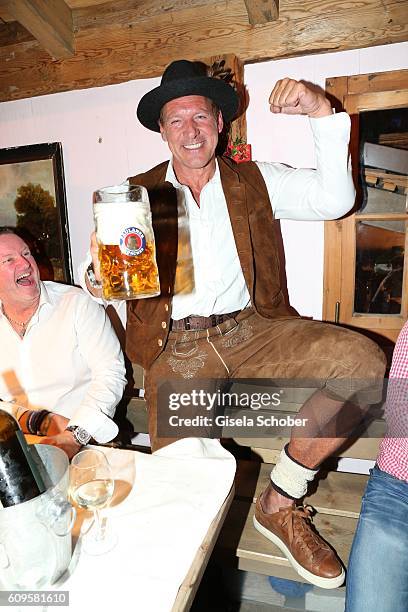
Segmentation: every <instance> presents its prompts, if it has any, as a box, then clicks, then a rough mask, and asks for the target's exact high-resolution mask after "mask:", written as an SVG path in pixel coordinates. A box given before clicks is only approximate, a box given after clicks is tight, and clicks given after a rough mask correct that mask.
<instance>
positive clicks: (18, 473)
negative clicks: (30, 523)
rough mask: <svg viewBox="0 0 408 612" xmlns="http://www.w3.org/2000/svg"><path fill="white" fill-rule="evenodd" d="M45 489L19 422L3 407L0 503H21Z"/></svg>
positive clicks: (9, 504)
mask: <svg viewBox="0 0 408 612" xmlns="http://www.w3.org/2000/svg"><path fill="white" fill-rule="evenodd" d="M45 489H46V487H45V485H44V481H43V479H42V477H41V474H40V472H39V470H38V467H37V465H36V463H35V462H34V460H33V458H32V456H31V453H30V449H29V448H28V446H27V443H26V441H25V438H24V434H23V432H22V431H21V429H20V427H19V424H18V423H17V421H16V420H15V419H14V417H12V416H11V415H10V414H9V413H8V412H5V411H4V410H1V409H0V506H2V507H3V508H7V507H8V506H15V505H16V504H21V503H22V502H25V501H28V500H29V499H32V498H33V497H37V496H38V495H40V494H41V493H44V491H45Z"/></svg>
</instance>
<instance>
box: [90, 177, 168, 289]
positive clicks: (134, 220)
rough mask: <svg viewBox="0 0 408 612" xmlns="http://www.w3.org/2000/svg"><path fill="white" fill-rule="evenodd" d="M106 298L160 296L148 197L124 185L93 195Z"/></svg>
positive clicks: (142, 189)
mask: <svg viewBox="0 0 408 612" xmlns="http://www.w3.org/2000/svg"><path fill="white" fill-rule="evenodd" d="M93 211H94V220H95V229H96V238H97V241H98V245H99V262H100V266H101V276H102V292H103V297H104V298H105V299H107V300H112V299H113V300H133V299H139V298H148V297H153V296H155V295H159V294H160V283H159V273H158V269H157V263H156V250H155V243H154V234H153V227H152V215H151V211H150V204H149V196H148V193H147V190H146V189H145V188H144V187H142V186H140V185H129V183H127V182H126V183H122V184H121V185H114V186H112V187H104V188H103V189H98V190H97V191H95V192H94V204H93Z"/></svg>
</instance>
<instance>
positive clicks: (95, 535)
mask: <svg viewBox="0 0 408 612" xmlns="http://www.w3.org/2000/svg"><path fill="white" fill-rule="evenodd" d="M114 486H115V483H114V480H113V478H112V472H111V468H110V465H109V462H108V460H107V458H106V455H105V454H104V453H103V452H102V451H100V450H97V449H85V450H83V451H81V452H80V453H78V454H77V455H75V456H74V457H73V459H72V461H71V466H70V494H71V498H72V499H73V501H74V502H75V503H76V505H77V506H79V508H86V509H89V510H92V511H93V515H94V521H93V524H92V526H91V527H90V528H89V529H88V531H87V532H86V534H85V535H84V536H83V538H82V547H83V550H84V551H85V552H87V553H88V554H90V555H100V554H103V553H105V552H108V551H109V550H111V549H112V548H113V547H114V546H115V544H116V542H117V537H116V535H115V534H114V533H113V532H112V530H111V528H110V527H109V526H107V525H106V521H104V523H102V520H101V514H100V510H101V508H103V507H105V506H106V505H107V504H108V502H109V501H110V500H111V498H112V495H113V490H114Z"/></svg>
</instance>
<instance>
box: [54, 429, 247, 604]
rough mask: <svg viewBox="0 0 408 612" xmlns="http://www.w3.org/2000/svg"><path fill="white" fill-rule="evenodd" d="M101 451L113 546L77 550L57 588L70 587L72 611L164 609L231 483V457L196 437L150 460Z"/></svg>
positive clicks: (213, 443)
mask: <svg viewBox="0 0 408 612" xmlns="http://www.w3.org/2000/svg"><path fill="white" fill-rule="evenodd" d="M103 450H104V452H106V455H107V456H108V458H109V461H110V463H111V465H112V466H113V470H114V476H115V479H116V483H115V495H114V499H113V505H112V506H111V507H110V508H108V509H107V510H106V511H105V513H106V515H107V516H108V518H109V520H110V521H111V524H112V527H113V528H114V530H115V531H116V533H117V535H118V544H117V545H116V547H115V548H114V549H113V550H112V551H110V552H108V553H106V554H104V555H100V556H90V555H87V554H85V553H83V552H82V553H81V552H80V547H79V546H77V548H76V550H75V552H74V555H73V559H72V563H71V565H72V568H71V567H70V572H72V573H71V575H69V577H68V578H67V577H66V576H65V577H64V579H63V580H61V581H60V582H59V583H58V587H57V588H59V589H61V590H69V596H70V607H69V610H70V612H74V611H75V612H77V611H78V612H83V610H85V609H89V608H90V606H91V608H92V610H94V611H95V612H96V611H98V612H99V611H102V610H107V609H111V610H112V612H119V611H121V612H122V611H127V610H135V611H136V610H137V611H140V612H168V611H169V610H171V608H172V605H173V603H174V600H175V598H176V596H177V591H178V589H179V586H180V585H181V583H182V582H183V580H184V578H185V576H186V574H187V572H188V570H189V568H190V565H191V563H192V561H193V559H194V556H195V554H196V552H197V549H198V547H199V546H200V544H201V542H202V541H203V539H204V537H205V535H206V533H207V531H208V528H209V526H210V524H211V521H212V520H213V519H214V517H215V516H216V514H217V512H218V511H219V509H220V507H221V505H222V503H223V502H224V500H225V498H226V496H227V495H228V492H229V490H230V488H231V486H232V483H233V480H234V474H235V467H236V466H235V459H234V458H233V457H232V455H231V454H230V453H229V452H228V451H226V450H225V449H223V448H222V446H221V445H220V444H219V442H218V441H217V440H204V439H197V438H188V439H184V440H179V441H177V442H175V443H173V444H171V445H170V446H167V447H166V448H163V449H161V450H159V451H157V452H156V453H154V454H153V455H146V454H143V453H138V452H134V451H123V450H117V449H111V448H106V449H103ZM130 487H132V488H131V489H130ZM129 491H130V492H129ZM127 493H128V494H127ZM126 494H127V496H126V497H124V496H125V495H126ZM122 497H124V499H122V501H120V500H121V498H122ZM52 588H55V586H54V587H52ZM53 609H57V608H53ZM60 609H61V608H60Z"/></svg>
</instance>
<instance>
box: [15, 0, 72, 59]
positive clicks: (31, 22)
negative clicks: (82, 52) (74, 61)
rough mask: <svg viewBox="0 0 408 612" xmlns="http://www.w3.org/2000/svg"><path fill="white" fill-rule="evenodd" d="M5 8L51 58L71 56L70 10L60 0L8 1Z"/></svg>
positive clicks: (62, 0)
mask: <svg viewBox="0 0 408 612" xmlns="http://www.w3.org/2000/svg"><path fill="white" fill-rule="evenodd" d="M7 10H8V11H9V13H10V14H11V15H12V16H13V17H14V18H15V20H16V21H18V22H19V23H20V24H21V25H22V26H24V27H25V28H26V29H27V30H28V31H29V32H31V34H32V35H33V36H34V37H35V38H36V39H37V40H38V42H39V44H40V45H41V46H42V47H44V49H46V50H47V51H48V52H49V54H50V55H51V57H53V58H54V59H65V58H69V57H72V56H73V55H74V32H73V24H72V12H71V9H70V8H69V6H68V5H67V4H66V3H65V2H64V0H52V1H50V0H8V4H7Z"/></svg>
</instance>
